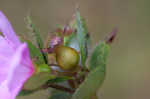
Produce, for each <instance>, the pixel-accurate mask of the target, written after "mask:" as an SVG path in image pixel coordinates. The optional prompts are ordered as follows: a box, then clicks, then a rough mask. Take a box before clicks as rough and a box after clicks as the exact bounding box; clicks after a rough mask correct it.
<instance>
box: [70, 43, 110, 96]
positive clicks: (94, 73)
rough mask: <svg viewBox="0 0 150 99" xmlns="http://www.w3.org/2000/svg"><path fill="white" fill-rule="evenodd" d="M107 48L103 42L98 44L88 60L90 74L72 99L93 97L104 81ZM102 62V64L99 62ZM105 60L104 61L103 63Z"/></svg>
mask: <svg viewBox="0 0 150 99" xmlns="http://www.w3.org/2000/svg"><path fill="white" fill-rule="evenodd" d="M108 52H109V46H108V45H107V44H105V43H104V42H102V43H100V44H99V45H98V46H97V47H96V48H95V50H94V52H93V54H92V57H91V59H90V65H92V66H93V67H92V66H91V72H90V73H89V74H88V76H87V77H86V79H85V81H84V82H83V83H82V84H81V85H80V86H79V88H78V89H76V91H75V93H74V94H73V96H72V99H90V98H91V97H92V96H93V95H95V93H96V91H97V89H98V88H99V87H100V86H101V85H102V83H103V81H104V79H105V71H106V57H107V56H108ZM101 60H102V62H100V61H101ZM104 60H105V61H104Z"/></svg>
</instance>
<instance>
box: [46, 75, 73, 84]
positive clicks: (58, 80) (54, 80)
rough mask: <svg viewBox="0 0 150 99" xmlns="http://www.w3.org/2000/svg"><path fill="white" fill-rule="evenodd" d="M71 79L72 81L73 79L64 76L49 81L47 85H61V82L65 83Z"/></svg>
mask: <svg viewBox="0 0 150 99" xmlns="http://www.w3.org/2000/svg"><path fill="white" fill-rule="evenodd" d="M70 79H71V77H65V76H63V77H56V78H54V79H50V80H48V82H47V83H60V82H65V81H67V80H70Z"/></svg>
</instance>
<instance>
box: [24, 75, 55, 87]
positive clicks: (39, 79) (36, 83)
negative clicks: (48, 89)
mask: <svg viewBox="0 0 150 99" xmlns="http://www.w3.org/2000/svg"><path fill="white" fill-rule="evenodd" d="M49 79H52V76H51V75H50V73H48V72H40V73H38V74H34V75H33V76H32V77H30V79H29V80H27V82H26V83H25V84H24V89H26V90H35V89H37V88H39V87H40V86H42V85H44V84H45V83H46V82H47V81H48V80H49Z"/></svg>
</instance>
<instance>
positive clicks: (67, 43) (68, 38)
mask: <svg viewBox="0 0 150 99" xmlns="http://www.w3.org/2000/svg"><path fill="white" fill-rule="evenodd" d="M75 37H76V34H75V33H72V34H71V35H68V36H65V37H64V45H65V46H69V45H70V43H71V41H72V39H73V38H75Z"/></svg>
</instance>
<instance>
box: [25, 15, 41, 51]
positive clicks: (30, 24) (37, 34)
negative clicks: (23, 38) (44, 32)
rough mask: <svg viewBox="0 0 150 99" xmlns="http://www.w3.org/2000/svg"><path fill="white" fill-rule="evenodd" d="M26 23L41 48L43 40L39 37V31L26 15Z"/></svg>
mask: <svg viewBox="0 0 150 99" xmlns="http://www.w3.org/2000/svg"><path fill="white" fill-rule="evenodd" d="M27 24H28V26H29V28H30V30H31V32H32V33H34V35H35V37H36V41H37V44H38V46H39V48H40V49H42V48H43V41H42V39H41V36H40V32H39V31H38V29H37V28H36V27H35V25H34V24H33V23H32V19H31V17H30V16H27Z"/></svg>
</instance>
